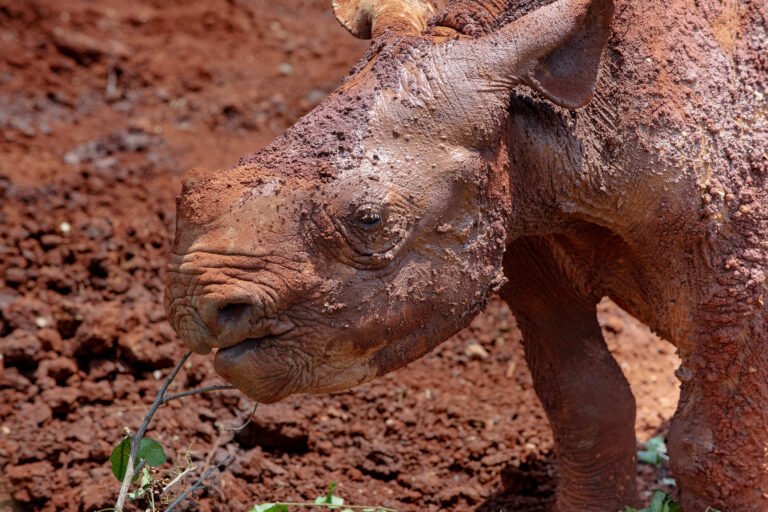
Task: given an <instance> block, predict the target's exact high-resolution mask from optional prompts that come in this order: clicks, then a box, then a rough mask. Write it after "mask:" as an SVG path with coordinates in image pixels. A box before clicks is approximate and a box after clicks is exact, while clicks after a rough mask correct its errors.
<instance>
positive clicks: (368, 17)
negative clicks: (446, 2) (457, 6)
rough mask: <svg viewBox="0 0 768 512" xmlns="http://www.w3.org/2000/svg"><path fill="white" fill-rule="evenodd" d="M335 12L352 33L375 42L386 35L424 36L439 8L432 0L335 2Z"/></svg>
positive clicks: (334, 0) (355, 0)
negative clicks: (428, 23)
mask: <svg viewBox="0 0 768 512" xmlns="http://www.w3.org/2000/svg"><path fill="white" fill-rule="evenodd" d="M333 12H334V14H335V15H336V19H337V20H339V23H341V25H342V26H343V27H344V28H346V29H347V30H348V31H349V33H350V34H352V35H353V36H355V37H357V38H360V39H371V38H375V37H378V36H381V35H382V34H384V33H386V32H397V33H401V34H421V33H422V32H423V31H424V30H425V29H426V27H427V19H428V18H429V17H430V16H431V15H432V14H433V13H434V12H435V9H434V7H433V6H432V4H431V3H430V2H429V1H428V0H333Z"/></svg>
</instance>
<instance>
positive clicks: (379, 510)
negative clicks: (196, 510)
mask: <svg viewBox="0 0 768 512" xmlns="http://www.w3.org/2000/svg"><path fill="white" fill-rule="evenodd" d="M275 505H285V506H286V507H307V508H309V507H324V508H328V509H332V510H333V509H337V508H339V509H342V510H343V509H347V508H348V509H351V510H366V509H368V510H375V511H376V512H397V509H394V508H387V507H382V506H381V505H334V504H333V503H309V502H300V501H278V502H277V503H275ZM166 512H167V511H166Z"/></svg>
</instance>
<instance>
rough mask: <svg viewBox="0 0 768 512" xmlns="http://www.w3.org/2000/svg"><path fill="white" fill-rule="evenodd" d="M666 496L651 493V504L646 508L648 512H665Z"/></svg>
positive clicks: (659, 493)
mask: <svg viewBox="0 0 768 512" xmlns="http://www.w3.org/2000/svg"><path fill="white" fill-rule="evenodd" d="M667 497H668V496H667V494H666V493H665V492H662V491H653V496H651V503H650V505H649V506H648V509H649V510H650V512H665V510H664V503H665V502H666V501H667Z"/></svg>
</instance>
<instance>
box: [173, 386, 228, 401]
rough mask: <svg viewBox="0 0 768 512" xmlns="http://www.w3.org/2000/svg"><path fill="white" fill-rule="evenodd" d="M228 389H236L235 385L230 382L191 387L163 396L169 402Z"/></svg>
mask: <svg viewBox="0 0 768 512" xmlns="http://www.w3.org/2000/svg"><path fill="white" fill-rule="evenodd" d="M228 389H235V386H230V385H229V384H216V385H213V386H206V387H204V388H197V389H189V390H187V391H181V392H179V393H174V394H172V395H167V396H165V397H163V403H164V404H167V403H168V402H170V401H171V400H176V399H178V398H184V397H185V396H192V395H200V394H202V393H209V392H211V391H226V390H228Z"/></svg>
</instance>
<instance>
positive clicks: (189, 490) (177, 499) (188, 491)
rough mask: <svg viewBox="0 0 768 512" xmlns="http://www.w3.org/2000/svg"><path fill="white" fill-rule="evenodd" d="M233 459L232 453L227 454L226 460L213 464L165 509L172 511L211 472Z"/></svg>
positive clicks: (166, 511) (199, 485) (167, 511)
mask: <svg viewBox="0 0 768 512" xmlns="http://www.w3.org/2000/svg"><path fill="white" fill-rule="evenodd" d="M232 459H233V457H232V455H227V456H226V458H225V459H224V460H222V461H221V462H219V463H218V464H216V465H215V466H211V467H210V468H208V469H207V470H206V471H205V472H204V473H203V474H202V475H200V478H199V479H198V480H197V482H195V483H194V484H192V486H191V487H189V488H188V489H187V490H186V491H184V492H183V493H181V494H179V496H178V497H177V498H176V499H175V500H173V503H171V504H170V505H168V508H166V509H165V512H171V510H173V508H174V507H175V506H176V505H178V504H179V503H181V502H182V501H184V500H185V499H187V497H188V496H189V495H190V494H192V493H193V492H195V491H196V490H197V489H199V488H200V487H201V486H202V485H203V482H205V480H206V479H207V478H208V477H209V476H211V474H213V472H214V471H216V470H217V469H219V468H221V467H223V466H226V465H227V464H229V463H230V462H232Z"/></svg>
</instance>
